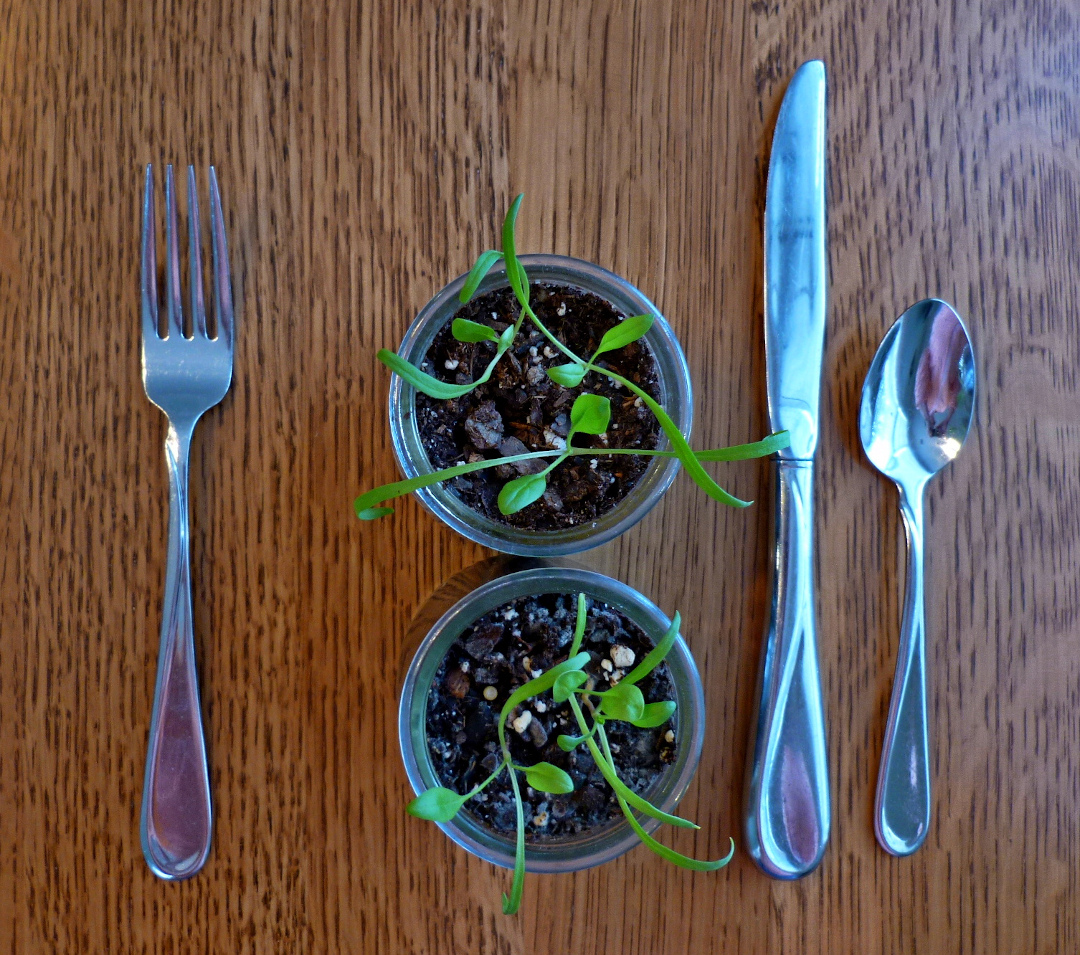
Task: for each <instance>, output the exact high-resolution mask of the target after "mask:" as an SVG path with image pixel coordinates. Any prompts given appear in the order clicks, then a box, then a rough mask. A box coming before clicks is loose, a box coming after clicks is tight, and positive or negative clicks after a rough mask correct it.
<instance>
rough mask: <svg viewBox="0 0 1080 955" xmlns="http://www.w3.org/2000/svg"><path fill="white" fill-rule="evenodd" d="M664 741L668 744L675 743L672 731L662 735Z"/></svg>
mask: <svg viewBox="0 0 1080 955" xmlns="http://www.w3.org/2000/svg"><path fill="white" fill-rule="evenodd" d="M664 739H665V740H666V741H667V742H669V743H674V742H675V733H674V731H673V730H668V731H667V732H666V733H665V734H664Z"/></svg>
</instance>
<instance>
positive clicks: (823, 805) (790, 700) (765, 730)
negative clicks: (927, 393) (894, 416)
mask: <svg viewBox="0 0 1080 955" xmlns="http://www.w3.org/2000/svg"><path fill="white" fill-rule="evenodd" d="M813 483H814V466H813V462H812V461H796V460H788V459H784V458H780V459H779V461H778V470H777V508H776V564H775V567H774V580H773V598H772V609H771V613H770V616H769V626H768V630H767V632H766V635H765V645H764V648H763V653H762V667H761V682H760V687H759V695H758V703H757V707H758V709H757V714H756V717H755V720H754V727H755V738H754V742H753V746H752V749H751V752H750V762H749V769H748V776H747V804H746V837H747V844H748V848H749V852H750V855H751V856H752V857H753V859H754V861H755V862H756V863H757V864H758V865H759V866H760V867H761V868H762V870H764V871H765V873H766V874H768V875H770V876H773V877H774V878H777V879H797V878H799V877H800V876H804V875H806V874H807V873H808V872H810V871H811V870H812V869H814V868H815V867H816V866H817V864H818V863H819V862H820V861H821V857H822V855H823V854H824V852H825V845H826V843H827V842H828V841H829V830H830V825H831V820H830V805H829V774H828V766H827V760H826V753H825V716H824V711H823V709H822V701H821V676H820V673H819V670H818V658H817V635H816V628H815V622H814V616H815V613H814V562H813V556H814V547H813V543H814V533H813V528H814V510H813Z"/></svg>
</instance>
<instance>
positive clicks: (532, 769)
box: [525, 763, 574, 795]
mask: <svg viewBox="0 0 1080 955" xmlns="http://www.w3.org/2000/svg"><path fill="white" fill-rule="evenodd" d="M525 781H526V782H527V783H528V784H529V785H530V786H532V788H533V789H535V790H537V791H538V792H542V793H555V794H556V795H558V794H561V793H572V792H573V791H574V781H573V780H572V779H571V778H570V774H569V773H567V772H566V771H565V770H562V769H559V767H558V766H554V765H552V764H551V763H535V764H533V765H532V766H526V767H525Z"/></svg>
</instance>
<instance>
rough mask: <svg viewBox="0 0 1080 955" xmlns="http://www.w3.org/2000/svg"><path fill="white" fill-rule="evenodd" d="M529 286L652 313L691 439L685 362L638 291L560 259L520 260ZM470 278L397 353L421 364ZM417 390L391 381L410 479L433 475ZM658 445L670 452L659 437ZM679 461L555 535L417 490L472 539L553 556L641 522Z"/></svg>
mask: <svg viewBox="0 0 1080 955" xmlns="http://www.w3.org/2000/svg"><path fill="white" fill-rule="evenodd" d="M520 258H521V261H522V263H523V264H524V266H525V269H526V271H527V272H528V274H529V279H530V281H533V282H554V283H561V284H565V285H570V286H573V287H575V288H579V289H582V290H584V291H586V292H592V293H593V294H595V295H598V296H600V297H601V298H604V299H607V300H608V301H609V302H611V304H612V305H614V306H615V308H617V309H618V310H619V311H621V312H622V313H623V314H625V315H627V316H630V315H652V316H653V319H654V321H653V325H652V328H651V329H650V330H649V333H648V334H647V335H646V336H645V341H646V342H647V343H648V345H649V348H650V349H651V350H652V353H653V358H654V359H655V361H656V366H657V372H658V378H659V384H660V404H661V406H662V407H663V408H664V410H665V411H666V412H667V413H668V414H669V415H670V416H671V419H672V421H674V422H675V425H676V426H677V427H678V429H679V430H680V431H681V432H682V433H683V434H684V435H685V436H686V437H688V438H689V436H690V427H691V424H692V420H693V396H692V394H691V389H690V370H689V368H688V367H687V364H686V356H685V355H684V354H683V350H682V347H681V346H680V345H679V342H678V339H676V337H675V334H674V332H672V330H671V326H670V325H668V323H667V322H666V321H665V319H664V317H663V316H662V315H661V314H660V312H659V311H658V310H657V308H656V306H655V305H653V304H652V302H650V301H649V300H648V299H647V298H646V297H645V296H644V295H642V293H641V292H639V291H638V290H637V289H636V288H634V286H633V285H631V284H630V283H629V282H627V281H625V280H624V279H621V278H619V276H617V275H614V274H613V273H611V272H608V271H607V270H606V269H602V268H600V267H599V266H598V265H593V264H592V263H590V262H583V261H581V260H579V259H571V258H567V257H565V256H560V255H523V256H520ZM466 277H467V276H465V275H462V276H459V277H458V278H457V279H455V280H454V281H453V282H451V283H450V284H449V285H447V286H446V287H445V288H444V289H443V290H442V291H441V292H439V294H438V295H436V296H435V297H434V298H433V299H432V300H431V301H430V302H428V304H427V305H425V306H424V307H423V309H421V311H420V314H419V315H417V317H416V319H415V321H414V322H413V323H412V325H411V326H410V327H409V330H408V332H406V333H405V338H404V340H403V341H402V343H401V347H400V349H399V350H398V354H400V355H401V356H402V357H403V358H405V359H406V360H407V361H410V362H412V363H413V364H418V363H419V362H420V361H422V360H423V358H424V355H425V354H426V353H427V350H428V348H429V347H430V346H431V343H432V341H433V340H434V339H435V336H436V335H437V334H438V332H439V330H440V329H442V328H443V326H444V325H446V324H447V322H449V321H450V320H451V319H452V318H453V317H454V314H455V313H456V312H457V310H458V309H459V308H460V307H461V303H460V302H459V300H458V295H459V293H460V292H461V287H462V286H463V285H464V284H465V279H466ZM506 284H507V281H506V270H505V268H503V267H496V268H494V269H492V270H491V272H489V273H488V275H487V276H486V277H485V279H484V281H483V282H482V283H481V284H480V288H479V290H478V292H477V294H483V293H484V292H487V291H490V290H491V289H493V288H498V287H500V286H505V285H506ZM415 398H416V390H415V389H414V388H413V387H412V385H410V384H408V383H407V382H405V381H403V380H402V379H401V378H399V377H398V376H397V375H393V376H391V379H390V433H391V438H392V441H393V445H394V453H395V454H396V455H397V459H398V464H399V466H400V467H401V470H402V472H403V473H404V475H405V477H407V478H412V477H417V476H418V475H421V474H431V473H432V472H433V471H434V470H435V468H433V467H432V466H431V464H430V462H429V461H428V458H427V454H426V452H425V451H424V448H423V445H422V443H421V441H420V432H419V429H418V426H417V423H416V402H415ZM658 447H659V448H660V449H661V450H663V449H665V448H667V447H668V442H667V439H666V438H665V437H664V436H663V435H662V434H661V436H660V441H659V444H658ZM679 467H680V465H679V461H678V459H676V458H660V457H656V458H653V459H652V460H651V461H650V463H649V466H648V468H647V469H646V471H645V473H644V474H643V475H642V476H641V479H640V480H639V481H638V483H637V484H636V485H635V486H634V488H633V490H632V491H631V492H630V493H629V494H627V495H626V497H624V498H623V499H622V500H621V501H619V503H618V504H617V505H615V507H614V508H612V509H611V510H610V511H608V512H607V513H606V514H604V515H603V516H602V517H600V518H599V519H598V520H596V521H592V522H590V523H588V524H581V525H578V526H577V527H568V528H563V529H560V530H554V531H533V530H527V529H523V528H518V527H511V526H509V525H507V524H503V523H500V522H499V521H494V520H492V519H491V518H489V517H486V516H484V515H482V514H479V513H477V512H476V511H474V510H473V509H472V508H470V507H468V506H466V505H465V504H464V503H463V502H462V501H461V499H460V498H459V497H458V496H457V495H456V494H455V493H454V492H453V491H452V490H451V489H450V488H449V487H447V486H446V484H445V483H440V484H435V485H431V486H430V487H426V488H421V489H420V490H418V491H415V492H414V493H415V495H416V496H417V498H419V500H420V502H421V503H422V504H423V505H424V506H425V507H426V508H427V509H428V510H429V511H431V512H432V513H433V514H434V515H435V516H436V517H438V518H439V519H440V520H442V521H444V522H445V523H446V524H449V525H450V526H451V527H452V528H454V530H456V531H457V532H458V533H460V534H463V535H464V536H465V537H467V538H469V540H472V541H476V542H477V543H478V544H483V545H485V546H487V547H491V548H492V549H494V550H497V551H501V552H503V553H505V554H517V555H521V556H532V557H555V556H558V555H562V554H574V553H578V552H580V551H583V550H588V549H589V548H591V547H598V546H599V545H600V544H603V543H606V542H607V541H609V540H611V539H612V538H614V537H617V536H618V535H619V534H621V533H623V531H625V530H627V529H628V528H630V527H632V526H633V525H634V524H636V523H637V522H638V521H640V520H641V519H642V518H643V517H644V516H645V515H646V514H647V513H648V512H649V511H650V510H651V509H652V507H653V506H654V505H655V504H656V502H657V501H659V500H660V498H661V497H662V496H663V494H664V492H665V491H667V489H668V488H669V487H670V486H671V482H672V481H674V480H675V475H676V474H677V473H678V471H679Z"/></svg>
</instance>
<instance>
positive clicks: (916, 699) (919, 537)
mask: <svg viewBox="0 0 1080 955" xmlns="http://www.w3.org/2000/svg"><path fill="white" fill-rule="evenodd" d="M900 511H901V513H902V514H903V517H904V527H905V529H906V532H907V553H908V570H907V588H906V592H905V594H904V617H903V621H902V623H901V625H900V648H899V650H898V652H897V660H896V677H895V679H894V681H893V691H892V699H891V700H890V702H889V721H888V723H887V724H886V727H885V742H884V746H883V749H882V753H881V768H880V770H879V772H878V785H877V798H876V804H875V807H874V829H875V831H876V833H877V839H878V842H879V843H881V847H882V848H883V849H885V851H886V852H891V853H892V854H893V855H896V856H906V855H910V854H911V853H912V852H914V851H915V850H916V849H918V848H919V846H921V845H922V844H923V840H924V839H925V838H926V834H927V832H928V831H929V829H930V741H929V734H928V732H927V716H926V618H925V609H924V603H923V600H924V598H923V581H924V578H923V498H922V486H921V485H920V486H919V487H917V488H915V489H913V490H912V491H910V492H909V491H906V490H905V489H904V488H903V487H901V488H900Z"/></svg>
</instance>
